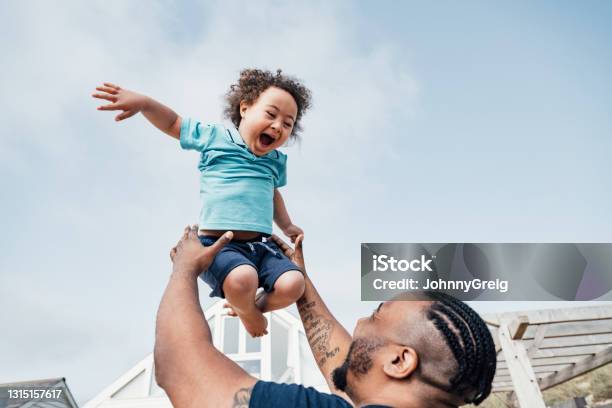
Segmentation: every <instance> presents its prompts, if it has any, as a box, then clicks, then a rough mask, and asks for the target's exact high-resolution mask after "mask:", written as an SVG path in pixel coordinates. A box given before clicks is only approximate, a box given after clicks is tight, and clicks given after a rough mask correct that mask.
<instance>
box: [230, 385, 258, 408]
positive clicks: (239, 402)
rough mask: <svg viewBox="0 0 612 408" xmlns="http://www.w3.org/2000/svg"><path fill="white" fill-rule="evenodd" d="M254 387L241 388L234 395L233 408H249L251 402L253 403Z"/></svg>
mask: <svg viewBox="0 0 612 408" xmlns="http://www.w3.org/2000/svg"><path fill="white" fill-rule="evenodd" d="M252 391H253V387H245V388H241V389H239V390H238V391H236V393H235V394H234V402H233V403H232V408H249V402H250V401H251V392H252Z"/></svg>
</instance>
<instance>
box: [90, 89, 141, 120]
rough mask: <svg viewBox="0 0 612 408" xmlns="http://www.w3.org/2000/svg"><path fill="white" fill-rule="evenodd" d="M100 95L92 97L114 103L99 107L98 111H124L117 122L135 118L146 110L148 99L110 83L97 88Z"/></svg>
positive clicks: (96, 94)
mask: <svg viewBox="0 0 612 408" xmlns="http://www.w3.org/2000/svg"><path fill="white" fill-rule="evenodd" d="M96 90H97V91H100V93H94V94H92V95H91V96H93V97H94V98H98V99H105V100H107V101H110V102H112V103H109V104H108V105H102V106H99V107H98V110H103V111H115V110H120V111H123V112H122V113H120V114H119V115H117V116H116V117H115V120H116V121H117V122H119V121H121V120H123V119H127V118H129V117H131V116H134V115H135V114H137V113H138V112H140V111H142V110H144V109H145V106H146V104H147V100H148V97H147V96H145V95H141V94H139V93H136V92H133V91H128V90H127V89H123V88H121V87H119V86H117V85H113V84H111V83H110V82H104V85H103V86H98V87H96Z"/></svg>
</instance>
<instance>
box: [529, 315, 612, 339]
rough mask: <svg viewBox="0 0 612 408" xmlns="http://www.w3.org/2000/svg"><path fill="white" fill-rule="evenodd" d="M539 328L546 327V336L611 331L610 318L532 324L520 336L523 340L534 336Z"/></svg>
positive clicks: (611, 320)
mask: <svg viewBox="0 0 612 408" xmlns="http://www.w3.org/2000/svg"><path fill="white" fill-rule="evenodd" d="M540 328H546V337H563V336H578V335H584V334H601V333H612V319H603V320H588V321H583V322H566V323H554V324H540V325H532V326H529V327H528V328H527V330H526V331H525V334H524V335H523V337H522V338H523V339H524V340H529V339H533V338H535V337H536V333H537V331H538V329H540Z"/></svg>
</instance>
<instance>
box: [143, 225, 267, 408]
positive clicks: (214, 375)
mask: <svg viewBox="0 0 612 408" xmlns="http://www.w3.org/2000/svg"><path fill="white" fill-rule="evenodd" d="M230 239H231V234H230V233H226V234H225V235H224V236H223V237H222V238H221V239H219V240H217V242H216V243H215V244H213V245H211V246H209V247H206V248H205V247H203V246H202V244H201V243H200V241H199V240H198V237H197V228H195V227H192V228H189V227H187V228H186V229H185V233H184V234H183V237H182V238H181V240H180V241H179V243H178V244H177V246H176V247H175V248H173V249H172V251H171V253H170V257H171V258H172V261H173V263H174V267H173V271H172V275H171V276H170V281H169V282H168V286H167V287H166V291H165V292H164V296H163V298H162V301H161V304H160V305H159V310H158V312H157V324H156V330H155V351H154V359H155V379H156V380H157V383H158V384H159V385H160V386H161V387H162V388H163V389H164V390H165V391H166V394H168V397H170V401H171V402H172V406H174V407H178V408H182V407H198V408H205V407H215V408H216V407H247V406H248V404H249V400H250V397H251V391H252V389H253V386H254V385H255V383H256V382H257V379H256V378H254V377H252V376H250V375H249V374H248V373H247V372H246V371H244V370H243V369H242V368H240V367H239V366H238V365H237V364H236V363H234V362H233V361H232V360H230V359H229V358H227V357H226V356H225V355H223V354H222V353H221V352H219V350H217V349H216V348H215V346H214V345H213V344H212V338H211V333H210V328H209V327H208V323H207V322H206V319H205V317H204V313H203V312H202V306H200V301H199V298H198V283H197V279H198V275H199V273H200V271H202V270H205V269H207V268H208V266H209V265H210V264H211V262H212V261H213V259H214V257H215V255H216V254H217V253H218V252H219V250H221V248H223V246H224V245H225V244H227V243H228V242H229V241H230Z"/></svg>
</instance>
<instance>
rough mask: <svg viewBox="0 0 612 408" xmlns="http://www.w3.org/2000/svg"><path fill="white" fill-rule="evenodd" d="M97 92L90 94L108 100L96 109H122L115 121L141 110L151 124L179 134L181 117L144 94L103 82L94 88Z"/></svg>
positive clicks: (173, 135) (174, 134)
mask: <svg viewBox="0 0 612 408" xmlns="http://www.w3.org/2000/svg"><path fill="white" fill-rule="evenodd" d="M96 90H97V91H99V93H94V94H92V95H91V96H93V97H94V98H98V99H104V100H107V101H110V102H111V103H109V104H108V105H103V106H99V107H98V110H109V111H114V110H120V111H123V112H122V113H120V114H119V115H117V116H116V117H115V120H116V121H117V122H119V121H121V120H123V119H127V118H129V117H131V116H134V115H135V114H137V113H138V112H142V114H143V115H144V117H145V118H147V120H148V121H149V122H151V124H153V126H155V127H156V128H158V129H159V130H161V131H162V132H164V133H166V134H167V135H170V136H172V137H173V138H175V139H178V138H179V137H180V135H181V122H182V119H181V117H180V116H179V115H177V114H176V112H174V111H173V110H172V109H170V108H169V107H167V106H165V105H163V104H161V103H159V102H158V101H156V100H155V99H153V98H150V97H148V96H146V95H141V94H139V93H136V92H133V91H129V90H127V89H123V88H121V87H119V86H117V85H113V84H111V83H109V82H105V83H104V85H103V86H98V87H97V88H96Z"/></svg>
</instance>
